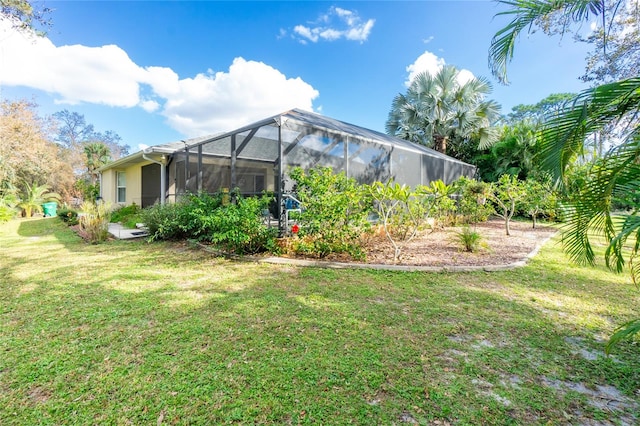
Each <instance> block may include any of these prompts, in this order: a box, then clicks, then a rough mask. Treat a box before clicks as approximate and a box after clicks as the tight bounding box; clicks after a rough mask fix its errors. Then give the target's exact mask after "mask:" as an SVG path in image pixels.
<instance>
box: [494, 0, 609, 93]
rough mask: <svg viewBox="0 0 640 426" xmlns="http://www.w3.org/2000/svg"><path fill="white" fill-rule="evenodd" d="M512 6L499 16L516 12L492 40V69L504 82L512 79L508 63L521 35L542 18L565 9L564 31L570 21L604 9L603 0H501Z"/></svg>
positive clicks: (596, 13)
mask: <svg viewBox="0 0 640 426" xmlns="http://www.w3.org/2000/svg"><path fill="white" fill-rule="evenodd" d="M498 2H499V3H502V4H505V5H507V6H510V7H511V8H510V9H508V10H506V11H503V12H499V13H498V14H497V15H496V16H513V19H512V20H511V22H509V23H508V24H507V25H506V26H505V27H504V28H502V29H500V30H499V31H498V32H496V34H495V35H494V36H493V39H492V40H491V47H490V48H489V68H491V73H492V74H493V75H494V76H495V77H496V78H498V80H500V81H501V82H503V83H505V84H506V83H508V79H507V64H508V63H509V62H510V61H511V59H512V58H513V52H514V48H515V44H516V40H517V39H518V36H519V35H520V33H521V32H522V31H523V30H529V31H531V30H532V28H534V27H535V26H537V25H539V24H541V23H542V19H543V18H545V17H549V16H550V15H552V14H554V13H558V12H559V13H561V14H562V16H563V17H564V18H565V19H562V21H561V26H562V31H563V32H564V31H565V29H566V28H567V26H568V24H569V23H570V22H580V21H583V20H585V19H587V18H588V17H589V16H591V15H598V14H600V13H601V12H602V10H603V5H604V2H603V1H602V0H557V1H549V0H498Z"/></svg>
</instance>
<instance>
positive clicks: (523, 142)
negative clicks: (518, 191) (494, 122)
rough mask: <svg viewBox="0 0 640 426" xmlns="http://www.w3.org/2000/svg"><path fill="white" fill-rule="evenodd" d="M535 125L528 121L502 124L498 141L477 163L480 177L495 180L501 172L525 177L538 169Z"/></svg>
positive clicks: (489, 180) (488, 180) (490, 180)
mask: <svg viewBox="0 0 640 426" xmlns="http://www.w3.org/2000/svg"><path fill="white" fill-rule="evenodd" d="M537 151H538V146H537V140H536V127H535V126H534V125H533V124H531V123H528V122H520V123H517V124H514V125H512V126H504V127H503V129H502V136H501V137H500V141H498V142H497V143H496V144H495V145H493V146H492V147H491V149H490V151H489V153H488V154H485V155H484V156H481V157H480V158H479V161H480V162H481V164H478V166H479V168H480V173H481V176H482V179H483V180H485V181H487V182H495V181H496V180H498V178H499V177H500V176H502V175H503V174H509V175H514V176H517V177H518V178H519V179H523V180H524V179H526V178H527V177H528V176H529V174H532V173H535V172H536V170H538V165H537V161H536V158H535V157H536V154H537Z"/></svg>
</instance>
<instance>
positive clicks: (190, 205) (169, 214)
mask: <svg viewBox="0 0 640 426" xmlns="http://www.w3.org/2000/svg"><path fill="white" fill-rule="evenodd" d="M226 196H228V194H226ZM222 199H223V194H217V195H216V196H210V195H208V194H204V193H203V194H197V195H196V194H187V195H186V196H185V197H183V198H182V199H181V200H179V201H178V202H176V203H168V204H164V205H162V204H155V205H153V206H151V207H147V208H145V209H143V210H141V211H140V217H141V220H142V222H143V223H144V224H145V226H146V227H147V229H148V230H149V235H150V240H151V241H155V240H182V239H187V238H193V239H196V240H201V239H203V238H204V236H205V235H208V234H210V230H209V229H208V228H207V227H206V225H205V218H206V217H207V216H208V215H209V214H210V213H211V212H212V211H214V210H215V209H217V208H219V207H220V206H221V205H222Z"/></svg>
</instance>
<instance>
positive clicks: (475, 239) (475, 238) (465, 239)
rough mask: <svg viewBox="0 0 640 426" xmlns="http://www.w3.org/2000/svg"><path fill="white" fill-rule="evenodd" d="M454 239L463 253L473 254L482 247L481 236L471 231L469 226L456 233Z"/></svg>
mask: <svg viewBox="0 0 640 426" xmlns="http://www.w3.org/2000/svg"><path fill="white" fill-rule="evenodd" d="M456 238H457V240H458V242H459V243H460V244H461V245H462V248H463V249H464V251H468V252H471V253H475V252H476V251H478V250H480V247H482V235H480V233H479V232H477V231H473V230H472V229H471V228H470V227H469V225H465V226H463V227H462V231H460V232H457V233H456Z"/></svg>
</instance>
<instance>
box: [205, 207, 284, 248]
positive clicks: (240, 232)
mask: <svg viewBox="0 0 640 426" xmlns="http://www.w3.org/2000/svg"><path fill="white" fill-rule="evenodd" d="M269 201H270V200H269V198H267V197H263V198H256V197H249V198H243V197H241V196H240V195H236V196H235V202H232V203H228V204H222V205H220V206H219V207H218V208H216V209H214V210H213V211H211V212H210V213H209V214H208V215H205V216H203V217H202V224H203V227H202V232H201V233H200V235H199V237H200V240H206V241H210V242H211V243H213V244H215V245H216V246H218V247H220V248H222V249H223V250H225V251H226V252H228V253H238V254H253V253H259V252H263V251H266V250H268V249H270V248H273V247H274V246H275V238H276V235H277V232H278V231H277V229H276V228H269V227H268V226H266V225H265V224H264V223H263V220H262V211H263V210H264V209H266V208H267V207H268V205H269ZM205 231H206V232H205Z"/></svg>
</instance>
